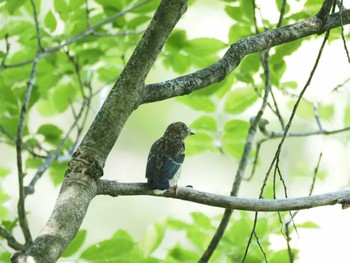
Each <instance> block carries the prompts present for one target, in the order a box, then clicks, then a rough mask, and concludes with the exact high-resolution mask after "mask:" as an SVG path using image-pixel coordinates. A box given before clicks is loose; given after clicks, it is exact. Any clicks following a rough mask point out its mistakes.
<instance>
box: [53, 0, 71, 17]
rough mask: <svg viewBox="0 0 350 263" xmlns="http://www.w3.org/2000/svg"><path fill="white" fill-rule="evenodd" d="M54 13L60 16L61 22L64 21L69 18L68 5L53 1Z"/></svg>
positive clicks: (62, 1) (62, 0) (60, 1)
mask: <svg viewBox="0 0 350 263" xmlns="http://www.w3.org/2000/svg"><path fill="white" fill-rule="evenodd" d="M53 5H54V7H55V10H56V12H57V13H58V14H59V15H60V18H61V19H62V20H63V21H66V20H67V19H68V17H69V9H68V4H67V2H66V1H65V0H55V1H53Z"/></svg>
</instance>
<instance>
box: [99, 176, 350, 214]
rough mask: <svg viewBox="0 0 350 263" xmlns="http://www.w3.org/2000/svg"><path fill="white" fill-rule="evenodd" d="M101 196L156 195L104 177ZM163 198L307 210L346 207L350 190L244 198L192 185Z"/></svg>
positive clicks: (143, 185) (249, 207)
mask: <svg viewBox="0 0 350 263" xmlns="http://www.w3.org/2000/svg"><path fill="white" fill-rule="evenodd" d="M97 195H109V196H113V197H115V196H121V195H153V196H158V195H156V194H154V193H153V192H152V191H151V190H149V189H148V188H147V186H146V183H120V182H116V181H109V180H100V181H98V184H97ZM161 196H162V197H167V198H174V199H181V200H185V201H190V202H193V203H198V204H203V205H208V206H215V207H222V208H229V209H235V210H245V211H265V212H277V211H292V210H303V209H309V208H314V207H319V206H328V205H336V204H341V205H342V206H343V208H346V207H347V206H348V205H349V204H350V190H344V191H338V192H331V193H326V194H319V195H313V196H307V197H296V198H286V199H257V198H241V197H233V196H226V195H218V194H213V193H207V192H202V191H199V190H195V189H192V188H189V187H178V188H177V191H176V194H175V192H174V191H171V190H170V191H167V192H165V193H164V194H163V195H161Z"/></svg>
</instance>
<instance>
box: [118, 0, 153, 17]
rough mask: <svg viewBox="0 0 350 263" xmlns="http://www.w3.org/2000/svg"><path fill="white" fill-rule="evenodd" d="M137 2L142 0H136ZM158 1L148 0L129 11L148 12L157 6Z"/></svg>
mask: <svg viewBox="0 0 350 263" xmlns="http://www.w3.org/2000/svg"><path fill="white" fill-rule="evenodd" d="M112 1H113V0H112ZM138 2H142V0H138ZM159 3H160V0H152V1H148V2H147V3H146V4H144V5H142V6H140V7H138V8H136V9H134V10H132V11H130V13H137V14H145V13H148V12H153V11H154V10H156V8H157V7H158V6H159Z"/></svg>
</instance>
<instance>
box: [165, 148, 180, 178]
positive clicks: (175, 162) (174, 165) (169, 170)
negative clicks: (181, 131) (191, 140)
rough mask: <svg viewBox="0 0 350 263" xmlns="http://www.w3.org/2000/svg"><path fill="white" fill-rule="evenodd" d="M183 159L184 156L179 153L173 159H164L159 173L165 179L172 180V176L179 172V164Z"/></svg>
mask: <svg viewBox="0 0 350 263" xmlns="http://www.w3.org/2000/svg"><path fill="white" fill-rule="evenodd" d="M184 159H185V154H184V153H180V154H177V155H176V156H174V157H165V159H164V161H163V165H162V169H161V173H162V174H163V175H164V177H166V179H168V180H169V179H172V178H173V177H174V175H175V174H176V173H177V171H178V170H179V168H180V166H181V164H182V163H183V161H184Z"/></svg>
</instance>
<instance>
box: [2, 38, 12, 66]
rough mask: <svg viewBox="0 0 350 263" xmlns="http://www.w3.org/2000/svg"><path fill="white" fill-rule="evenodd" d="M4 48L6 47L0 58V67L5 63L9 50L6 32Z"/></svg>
mask: <svg viewBox="0 0 350 263" xmlns="http://www.w3.org/2000/svg"><path fill="white" fill-rule="evenodd" d="M5 49H6V52H5V54H4V56H3V58H2V60H1V64H0V68H1V67H3V66H4V65H5V62H6V59H7V56H8V55H9V52H10V42H9V34H8V33H7V34H6V35H5Z"/></svg>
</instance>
